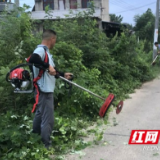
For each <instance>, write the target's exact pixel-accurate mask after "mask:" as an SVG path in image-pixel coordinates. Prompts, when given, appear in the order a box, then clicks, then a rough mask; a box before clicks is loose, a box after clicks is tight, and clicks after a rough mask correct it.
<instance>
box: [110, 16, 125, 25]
mask: <svg viewBox="0 0 160 160" xmlns="http://www.w3.org/2000/svg"><path fill="white" fill-rule="evenodd" d="M122 20H123V17H122V16H121V15H119V16H116V15H115V14H110V21H111V22H116V23H121V22H122Z"/></svg>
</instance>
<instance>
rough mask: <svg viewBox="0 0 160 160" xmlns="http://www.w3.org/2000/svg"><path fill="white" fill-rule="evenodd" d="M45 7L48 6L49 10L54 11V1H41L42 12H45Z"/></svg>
mask: <svg viewBox="0 0 160 160" xmlns="http://www.w3.org/2000/svg"><path fill="white" fill-rule="evenodd" d="M46 6H49V8H50V9H54V0H43V10H45V7H46Z"/></svg>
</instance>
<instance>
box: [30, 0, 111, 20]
mask: <svg viewBox="0 0 160 160" xmlns="http://www.w3.org/2000/svg"><path fill="white" fill-rule="evenodd" d="M90 2H91V0H35V6H34V8H33V10H32V15H31V17H32V19H39V20H43V19H45V18H46V17H45V16H46V13H45V7H46V6H48V5H49V7H50V9H51V10H53V13H51V14H52V18H51V19H57V17H59V18H66V16H65V15H68V14H69V11H70V10H72V11H73V13H78V12H81V11H85V10H86V9H87V8H89V7H90ZM93 2H94V5H95V13H94V15H93V16H94V17H96V18H98V19H100V20H102V21H103V20H104V21H109V0H93Z"/></svg>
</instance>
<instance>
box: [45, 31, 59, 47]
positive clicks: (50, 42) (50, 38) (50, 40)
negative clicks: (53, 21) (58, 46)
mask: <svg viewBox="0 0 160 160" xmlns="http://www.w3.org/2000/svg"><path fill="white" fill-rule="evenodd" d="M56 38H57V37H56V32H55V31H53V30H50V29H49V30H45V31H44V32H43V34H42V43H43V44H45V45H47V47H48V48H49V49H52V48H53V47H54V45H55V43H56Z"/></svg>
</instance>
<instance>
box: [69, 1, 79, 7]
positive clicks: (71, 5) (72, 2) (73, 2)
mask: <svg viewBox="0 0 160 160" xmlns="http://www.w3.org/2000/svg"><path fill="white" fill-rule="evenodd" d="M70 9H77V0H70Z"/></svg>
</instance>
